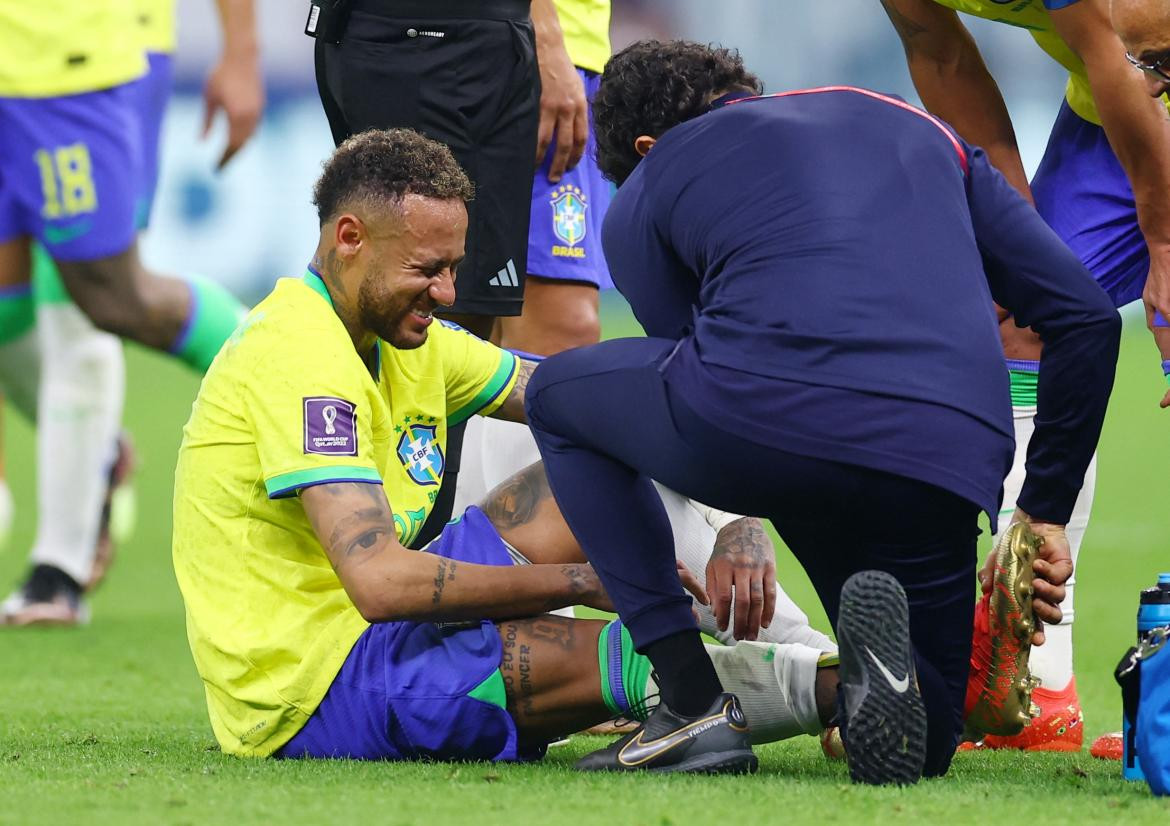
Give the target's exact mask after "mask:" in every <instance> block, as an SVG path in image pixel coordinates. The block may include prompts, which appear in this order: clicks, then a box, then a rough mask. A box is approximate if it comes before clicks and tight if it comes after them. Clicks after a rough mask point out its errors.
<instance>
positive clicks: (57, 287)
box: [32, 244, 73, 307]
mask: <svg viewBox="0 0 1170 826" xmlns="http://www.w3.org/2000/svg"><path fill="white" fill-rule="evenodd" d="M32 283H33V298H34V299H35V301H36V303H37V306H38V307H43V306H45V305H46V304H72V303H73V298H72V297H70V295H69V291H68V290H66V289H65V284H64V282H62V281H61V273H60V272H59V271H58V270H57V265H56V264H55V263H53V259H52V258H50V257H49V254H48V253H47V252H45V248H44V247H42V246H41V245H40V244H33V246H32Z"/></svg>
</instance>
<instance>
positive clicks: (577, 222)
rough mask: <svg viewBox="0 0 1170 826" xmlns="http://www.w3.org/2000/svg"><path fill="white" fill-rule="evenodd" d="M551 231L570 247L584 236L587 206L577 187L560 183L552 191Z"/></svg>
mask: <svg viewBox="0 0 1170 826" xmlns="http://www.w3.org/2000/svg"><path fill="white" fill-rule="evenodd" d="M549 203H551V204H552V210H553V232H554V233H555V234H556V236H557V238H559V239H560V240H562V241H564V242H565V243H566V244H568V245H569V246H570V247H575V246H577V244H579V243H581V240H582V239H583V238H584V237H585V210H586V209H588V208H589V204H588V203H587V201H586V198H585V193H583V192H582V191H581V189H580V188H579V187H575V186H572V185H562V186H559V187H557V188H556V189H554V190H553V191H552V200H551V201H550V202H549Z"/></svg>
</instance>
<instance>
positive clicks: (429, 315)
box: [410, 307, 435, 327]
mask: <svg viewBox="0 0 1170 826" xmlns="http://www.w3.org/2000/svg"><path fill="white" fill-rule="evenodd" d="M410 315H411V317H412V318H413V319H414V321H415V323H416V324H418V325H419V326H421V327H429V326H430V325H431V322H432V321H434V320H435V316H434V310H423V309H421V308H419V307H415V308H413V309H411V311H410Z"/></svg>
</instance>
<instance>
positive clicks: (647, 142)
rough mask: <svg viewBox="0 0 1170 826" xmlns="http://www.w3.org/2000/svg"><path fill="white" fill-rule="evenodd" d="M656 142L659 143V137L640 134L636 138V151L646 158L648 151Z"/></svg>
mask: <svg viewBox="0 0 1170 826" xmlns="http://www.w3.org/2000/svg"><path fill="white" fill-rule="evenodd" d="M656 143H658V139H657V138H652V137H650V136H649V135H639V136H638V137H636V138H634V151H635V152H637V153H638V154H639V155H640V156H642V157H643V158H644V157H646V153H647V152H649V151H650V149H651V148H652V147H653V146H654V144H656Z"/></svg>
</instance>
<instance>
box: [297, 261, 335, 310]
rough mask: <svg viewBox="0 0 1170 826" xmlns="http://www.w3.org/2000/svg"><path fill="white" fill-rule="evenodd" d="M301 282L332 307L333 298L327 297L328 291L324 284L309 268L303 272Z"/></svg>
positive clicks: (319, 276) (315, 272)
mask: <svg viewBox="0 0 1170 826" xmlns="http://www.w3.org/2000/svg"><path fill="white" fill-rule="evenodd" d="M301 280H302V281H304V282H305V283H306V284H308V285H309V288H310V289H312V290H313V292H315V293H317V295H319V296H321V297H322V298H324V299H325V300H326V301H328V302H329V306H330V307H332V306H333V296H331V295H329V289H328V288H327V287H326V286H325V282H324V281H323V280H322V279H321V274H320V273H319V272H317V271H316V270H314V269H313V268H312V267H309V268H307V269H306V270H305V274H304V275H303V276H301Z"/></svg>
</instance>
